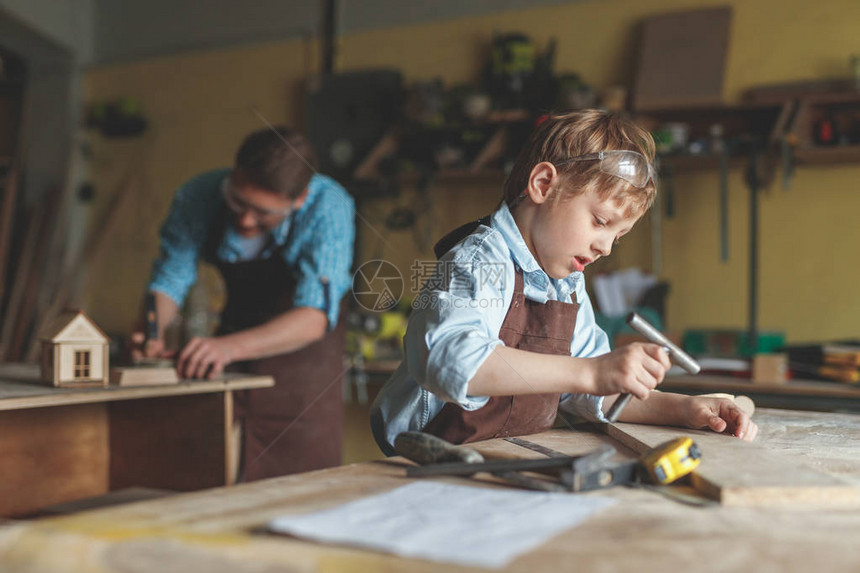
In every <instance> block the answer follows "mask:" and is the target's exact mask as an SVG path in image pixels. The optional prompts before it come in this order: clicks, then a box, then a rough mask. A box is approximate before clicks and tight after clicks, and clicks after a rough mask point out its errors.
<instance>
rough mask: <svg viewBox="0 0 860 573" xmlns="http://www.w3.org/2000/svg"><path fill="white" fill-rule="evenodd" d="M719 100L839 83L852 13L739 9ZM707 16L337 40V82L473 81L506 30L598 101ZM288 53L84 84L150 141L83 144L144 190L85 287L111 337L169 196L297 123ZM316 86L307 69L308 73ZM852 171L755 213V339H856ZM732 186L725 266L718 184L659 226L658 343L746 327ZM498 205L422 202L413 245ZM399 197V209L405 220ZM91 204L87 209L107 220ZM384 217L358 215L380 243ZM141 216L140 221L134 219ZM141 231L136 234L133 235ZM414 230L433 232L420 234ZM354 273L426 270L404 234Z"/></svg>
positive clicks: (374, 210) (617, 10)
mask: <svg viewBox="0 0 860 573" xmlns="http://www.w3.org/2000/svg"><path fill="white" fill-rule="evenodd" d="M724 4H730V5H732V6H733V7H734V18H733V24H732V34H731V41H730V51H729V54H728V62H727V70H726V80H725V97H726V100H727V101H729V102H731V101H737V99H738V97H739V95H740V93H741V92H742V91H743V90H744V89H746V88H748V87H750V86H753V85H758V84H763V83H770V82H783V81H791V80H798V79H812V78H826V77H833V76H843V75H846V74H847V73H848V59H849V56H850V54H851V53H852V52H860V47H858V44H857V38H858V37H860V34H858V32H860V25H858V24H857V22H860V3H858V2H856V0H829V1H827V2H816V3H811V2H807V1H804V0H735V1H731V2H724ZM712 5H716V3H711V2H702V1H696V0H604V1H593V2H576V3H571V4H569V5H565V6H553V7H546V8H535V9H530V10H526V11H519V12H506V13H501V14H493V15H487V16H480V17H470V18H463V19H458V20H455V21H448V22H437V23H431V24H426V25H416V26H408V27H400V28H394V29H387V30H374V31H368V32H361V33H355V34H350V35H347V36H345V37H343V38H342V39H341V41H340V52H339V57H338V68H339V69H341V70H350V69H360V68H365V67H381V66H385V67H397V68H400V69H402V70H403V72H404V73H405V75H406V77H407V79H408V80H416V79H429V78H432V77H435V76H439V77H442V78H443V79H445V80H446V81H447V82H449V83H454V82H463V81H471V80H474V79H476V77H477V72H478V70H479V69H480V67H481V65H482V62H483V56H484V54H485V46H486V44H487V42H488V41H489V39H490V37H491V34H492V32H493V31H495V30H501V31H511V30H520V31H523V32H525V33H527V34H529V35H531V36H532V37H533V38H534V39H535V40H536V41H537V42H538V44H539V45H540V46H544V45H545V44H546V41H547V40H548V39H549V38H550V37H556V38H558V50H557V59H556V61H557V63H556V70H557V71H559V72H564V71H578V72H580V73H581V74H582V75H583V77H584V78H585V79H586V80H587V81H589V82H591V83H593V84H594V85H595V86H597V87H598V88H600V87H604V86H607V85H610V84H615V83H626V82H627V81H628V80H629V78H630V74H631V72H632V67H633V64H632V62H633V61H635V46H634V45H633V32H634V29H635V25H636V23H637V22H638V21H640V20H641V18H643V17H644V16H647V15H650V14H655V13H658V12H663V11H670V10H675V9H688V8H697V7H705V6H712ZM307 53H308V52H307V47H306V46H304V45H303V44H302V43H300V42H285V43H276V44H267V45H262V46H256V47H252V48H247V47H246V48H240V49H232V50H224V51H217V52H206V53H195V54H188V55H183V56H175V57H168V58H157V59H151V60H146V61H142V62H138V63H131V64H125V65H116V66H107V67H102V68H97V69H94V70H92V71H91V72H89V73H88V74H87V78H86V86H87V89H88V93H89V96H90V97H91V98H93V99H102V98H105V97H110V96H115V95H130V96H134V97H137V98H138V99H140V100H141V101H142V102H143V106H144V109H145V110H146V112H147V115H148V117H149V119H150V121H151V123H152V130H151V133H150V134H149V135H148V136H147V138H145V139H144V140H141V141H138V142H134V143H127V144H116V143H114V142H96V145H95V146H94V151H95V156H94V159H93V162H92V165H91V171H92V173H93V176H94V179H95V181H96V183H102V184H103V185H101V186H100V189H102V190H103V191H105V192H106V193H107V192H109V191H110V188H111V185H112V184H115V183H114V182H115V181H116V180H117V178H118V176H119V175H118V174H119V173H120V172H122V171H123V170H124V169H125V168H127V167H128V166H129V165H131V164H132V163H135V164H137V165H139V166H140V167H141V169H142V173H143V187H144V189H143V193H142V194H141V195H140V196H138V197H136V198H135V199H134V200H133V201H131V202H130V203H133V205H132V206H127V207H126V209H124V211H123V213H122V215H121V216H122V217H123V220H124V222H125V223H127V224H124V225H121V226H120V227H121V230H120V231H119V232H118V233H117V236H116V237H111V249H110V253H109V255H108V257H106V261H105V262H104V263H103V264H100V265H99V267H98V268H97V269H95V271H94V272H95V275H94V276H95V278H96V280H95V281H91V284H94V285H96V286H95V287H93V288H91V290H90V293H89V297H88V304H87V308H88V310H89V312H90V314H91V315H92V316H93V318H94V319H95V320H96V321H97V322H99V323H100V324H101V325H102V326H103V327H104V328H106V329H108V330H123V329H128V328H129V327H130V324H131V320H132V318H133V315H134V308H135V306H136V304H137V301H138V300H139V297H140V294H141V292H142V289H143V285H144V282H145V279H146V276H147V274H148V269H149V261H150V260H151V258H152V256H153V255H154V253H155V250H156V242H155V231H156V229H155V227H156V225H157V223H158V221H159V220H160V218H161V217H162V216H163V214H164V212H165V211H166V209H167V206H168V204H169V201H170V197H171V195H172V192H173V190H174V189H175V187H176V186H177V185H179V184H180V183H181V182H182V181H183V180H185V179H186V178H188V177H190V176H192V175H193V174H195V173H196V172H199V171H201V170H203V169H207V168H210V167H214V166H219V165H225V164H228V163H229V162H230V160H231V158H232V154H233V152H234V150H235V148H236V146H237V145H238V143H239V140H240V139H241V137H242V135H244V134H245V133H246V132H248V131H251V130H253V129H257V128H258V127H260V126H261V125H262V124H261V123H260V120H259V119H258V118H257V117H256V116H254V115H253V114H251V113H250V112H249V111H248V105H249V104H252V103H256V105H257V106H258V107H259V108H260V110H261V111H262V113H263V114H264V115H265V116H266V117H267V118H270V120H271V121H273V122H281V121H289V120H295V119H296V118H297V117H300V116H299V113H300V111H299V109H300V108H299V106H298V105H297V100H296V98H295V94H296V90H295V88H296V86H297V85H298V82H299V80H300V79H301V77H302V74H303V72H304V71H305V63H306V55H307ZM312 65H313V66H314V69H315V62H314V63H312ZM858 176H860V169H858V168H855V167H840V168H830V169H825V168H814V169H813V168H801V169H799V170H798V172H797V175H796V177H795V181H794V185H793V187H792V189H791V190H789V191H783V190H781V189H779V188H778V187H776V186H775V187H774V188H773V189H771V190H770V191H768V193H767V194H766V195H765V196H764V197H763V201H762V205H761V230H762V234H761V287H760V292H761V311H760V315H759V316H760V325H761V327H762V328H768V329H778V330H783V331H785V332H786V333H787V334H788V337H789V339H790V340H806V339H814V338H835V337H847V336H857V334H858V331H860V298H858V297H856V296H855V295H854V292H853V290H854V284H855V283H857V282H858V279H860V266H858V264H857V263H856V262H855V258H856V252H857V248H856V246H857V244H858V234H857V232H856V231H855V230H854V228H855V226H854V224H853V220H852V219H853V217H854V214H855V213H857V212H860V194H858V193H857V192H856V190H855V189H854V182H855V181H856V179H857V178H858ZM730 185H731V198H732V201H731V207H730V212H731V215H730V217H731V245H730V248H731V259H730V261H729V262H727V263H721V262H720V260H719V237H718V220H719V219H718V216H719V212H718V180H717V177H716V175H715V174H698V175H685V176H680V177H678V178H677V180H676V182H675V187H676V194H677V199H676V213H677V215H676V217H675V218H673V219H669V220H664V226H663V232H664V239H663V240H664V252H663V257H664V267H663V277H664V278H666V279H667V280H669V281H670V282H671V284H672V293H671V295H670V300H669V323H670V324H669V325H670V327H671V328H672V329H675V330H681V329H684V328H687V327H692V326H697V327H705V326H725V327H743V326H744V325H745V324H746V317H747V310H746V309H747V306H746V292H747V258H746V244H747V225H748V218H747V215H748V211H747V195H746V190H745V187H744V185H743V181H742V178H741V173H740V172H733V173H732V176H731V180H730ZM498 195H499V192H498V190H497V188H496V187H495V186H492V185H486V184H484V185H470V186H451V185H436V186H435V187H434V188H433V197H434V203H433V206H432V209H430V208H425V209H426V210H427V212H429V213H432V214H433V217H432V218H431V219H429V222H428V221H424V222H422V227H421V228H422V230H424V234H423V235H422V236H420V237H419V238H421V239H422V241H423V242H424V243H426V242H427V241H426V239H427V238H429V237H435V236H437V235H438V234H440V233H441V232H442V230H444V229H446V228H450V227H453V226H455V225H457V224H459V223H460V222H463V221H465V220H468V219H470V218H472V217H474V216H477V215H480V214H482V213H484V212H487V211H489V210H490V209H491V208H492V207H493V206H494V205H495V203H496V201H497V199H498ZM413 199H414V198H413V197H412V196H411V195H410V194H406V195H405V196H404V197H403V198H401V199H399V201H400V202H401V203H403V204H409V203H411V201H412V200H413ZM104 200H105V198H102V199H101V200H100V201H101V202H102V203H103V202H104ZM390 207H391V203H389V202H371V203H369V204H368V205H367V206H366V211H365V215H366V218H367V219H368V221H369V222H370V223H371V224H373V225H375V226H376V227H377V228H379V227H380V226H381V225H380V223H381V220H382V218H383V216H384V213H385V212H387V209H389V208H390ZM141 214H142V215H141ZM141 217H142V218H141ZM425 225H430V226H429V228H426V229H425V227H424V226H425ZM359 232H360V233H362V235H361V236H362V238H363V239H366V249H365V251H364V252H365V254H364V255H363V256H364V257H369V256H371V255H372V254H373V255H376V254H378V255H381V256H383V257H385V258H388V259H391V260H393V261H394V262H395V263H396V264H398V266H399V267H400V268H401V270H402V271H403V272H404V275H406V276H407V281H408V276H409V267H410V264H411V261H412V260H413V259H414V258H416V257H421V258H426V257H428V256H429V252H426V251H425V252H419V251H417V250H416V249H415V248H414V247H412V245H414V244H415V243H414V241H413V237H412V233H389V234H388V235H387V236H386V240H387V241H388V242H389V243H390V246H385V245H383V246H382V247H381V249H377V248H376V247H377V246H378V245H379V243H380V241H379V239H377V238H376V237H375V235H374V234H372V233H370V232H368V230H367V229H366V228H365V227H364V226H363V225H360V226H359ZM649 237H650V230H649V228H648V224H647V223H643V224H642V225H641V226H640V227H639V228H638V229H637V230H636V231H634V233H632V234H631V236H629V237H627V238H625V240H624V241H623V243H622V245H621V246H620V247H619V248H618V249H617V251H616V253H615V255H613V259H610V260H609V261H608V263H609V267H610V268H620V267H622V266H627V265H630V264H638V265H640V266H643V267H645V268H648V267H649V266H650V239H649Z"/></svg>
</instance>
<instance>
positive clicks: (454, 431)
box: [424, 217, 579, 444]
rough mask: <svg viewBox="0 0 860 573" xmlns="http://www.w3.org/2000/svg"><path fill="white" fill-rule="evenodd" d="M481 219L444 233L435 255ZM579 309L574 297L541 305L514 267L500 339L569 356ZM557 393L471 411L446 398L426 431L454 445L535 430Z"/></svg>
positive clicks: (551, 412) (546, 420)
mask: <svg viewBox="0 0 860 573" xmlns="http://www.w3.org/2000/svg"><path fill="white" fill-rule="evenodd" d="M479 224H484V225H487V224H489V217H485V218H484V219H481V220H480V221H476V222H472V223H469V224H467V225H464V226H462V227H460V228H458V229H455V230H454V231H452V232H451V233H449V234H448V235H446V236H445V237H443V238H442V240H440V241H439V243H438V244H437V245H436V247H435V249H434V250H435V251H436V256H437V257H441V255H442V254H444V253H446V252H448V251H449V250H450V249H451V248H452V247H453V246H454V245H456V244H457V243H458V242H460V241H461V240H462V239H464V238H465V237H467V236H468V235H470V234H471V233H472V232H474V230H475V229H476V228H477V227H478V225H479ZM578 310H579V303H577V302H576V301H575V300H574V301H572V304H571V303H565V302H560V301H555V300H550V301H547V302H546V303H544V304H542V303H539V302H535V301H532V300H529V299H527V298H526V297H525V295H524V294H523V273H522V271H521V270H520V269H519V268H517V269H516V273H515V279H514V295H513V299H512V300H511V306H510V307H509V308H508V312H507V314H506V315H505V320H504V322H503V323H502V328H501V330H500V331H499V338H500V339H501V340H502V341H503V342H504V343H505V345H506V346H508V347H511V348H520V349H522V350H528V351H531V352H539V353H541V354H560V355H568V356H569V355H570V344H571V341H572V340H573V331H574V327H575V325H576V313H577V311H578ZM520 374H521V375H522V378H523V384H528V380H529V378H530V373H529V372H522V373H520ZM560 398H561V394H521V395H517V396H492V397H490V399H489V401H488V402H487V403H486V404H485V405H484V406H482V407H481V408H479V409H477V410H472V411H468V410H464V409H463V408H462V407H461V406H460V405H459V404H455V403H451V402H449V403H447V404H445V406H444V407H443V408H442V410H441V411H440V412H439V414H438V415H436V417H435V418H433V419H432V420H430V423H429V424H427V426H426V427H425V428H424V431H425V432H428V433H430V434H434V435H436V436H439V437H440V438H443V439H445V440H447V441H449V442H451V443H454V444H463V443H467V442H476V441H478V440H486V439H489V438H499V437H506V436H522V435H528V434H536V433H538V432H543V431H545V430H548V429H550V428H551V427H552V425H553V422H555V417H556V412H557V410H558V402H559V399H560Z"/></svg>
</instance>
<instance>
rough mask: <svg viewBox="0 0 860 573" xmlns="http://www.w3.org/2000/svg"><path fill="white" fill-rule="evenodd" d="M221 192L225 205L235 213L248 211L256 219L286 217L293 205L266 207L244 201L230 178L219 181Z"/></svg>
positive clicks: (241, 213) (265, 219) (266, 219)
mask: <svg viewBox="0 0 860 573" xmlns="http://www.w3.org/2000/svg"><path fill="white" fill-rule="evenodd" d="M221 194H222V195H223V196H224V202H225V203H226V204H227V207H229V208H230V210H231V211H233V212H234V213H236V214H237V215H245V214H246V213H250V214H251V216H253V217H254V218H255V219H256V220H257V221H274V220H280V219H284V218H286V217H288V216H289V215H291V214H292V212H293V206H292V205H290V206H289V207H287V208H286V209H266V208H264V207H259V206H257V205H254V204H253V203H250V202H248V201H245V200H244V199H242V198H241V197H240V196H239V193H238V191H237V190H236V188H235V187H234V186H233V184H232V183H230V179H229V178H226V179H224V181H223V183H221Z"/></svg>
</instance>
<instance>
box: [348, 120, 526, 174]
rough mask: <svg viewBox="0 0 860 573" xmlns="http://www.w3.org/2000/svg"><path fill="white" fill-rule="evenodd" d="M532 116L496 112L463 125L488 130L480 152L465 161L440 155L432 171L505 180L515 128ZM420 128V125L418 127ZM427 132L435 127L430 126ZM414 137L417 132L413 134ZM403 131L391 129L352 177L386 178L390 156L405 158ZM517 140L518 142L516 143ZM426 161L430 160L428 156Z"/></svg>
mask: <svg viewBox="0 0 860 573" xmlns="http://www.w3.org/2000/svg"><path fill="white" fill-rule="evenodd" d="M530 120H531V115H530V114H529V113H528V112H525V111H522V110H511V111H507V112H496V113H494V114H493V115H491V116H489V117H488V118H486V119H485V120H483V121H480V122H474V123H470V124H464V125H463V126H461V127H460V129H463V130H469V129H472V130H477V131H479V132H480V131H483V132H484V133H489V135H487V136H486V139H485V141H484V142H483V144H482V145H481V146H480V149H478V150H477V152H473V153H471V154H470V156H469V158H468V160H467V161H466V162H465V164H464V163H463V162H448V163H446V161H445V160H444V159H440V158H437V163H440V165H439V166H437V167H435V168H434V169H435V170H434V171H433V179H434V180H435V181H444V182H458V183H464V184H468V183H483V182H496V181H501V180H504V177H505V174H504V169H503V165H502V160H503V158H504V157H505V155H506V153H507V152H508V151H509V148H510V146H511V144H512V136H513V134H514V133H515V132H516V127H517V126H519V125H523V124H530ZM419 130H420V128H419ZM452 131H454V130H452ZM427 132H428V134H432V133H434V130H433V129H431V128H427ZM413 136H414V133H413ZM404 137H407V136H405V135H404V131H403V129H402V128H392V129H390V130H389V131H388V132H387V133H386V134H385V135H384V136H383V137H382V138H381V139H380V140H379V142H377V144H376V145H375V146H374V147H373V148H372V149H371V151H370V152H369V153H368V154H367V156H366V157H365V158H364V159H363V160H362V162H361V163H360V164H359V165H358V166H357V167H356V169H355V170H354V171H353V176H352V179H353V180H355V181H359V182H369V181H374V180H378V179H380V178H381V177H383V173H382V171H383V169H382V165H383V163H384V162H385V161H388V160H391V159H403V158H404V157H403V155H404V149H403V147H404V141H403V140H404ZM513 143H515V142H513ZM425 162H427V163H430V161H428V160H427V158H426V157H425ZM396 178H397V181H398V182H400V183H403V184H414V183H417V182H418V181H419V180H420V179H421V176H420V175H419V174H418V173H416V172H412V171H406V172H402V173H398V174H397V176H396Z"/></svg>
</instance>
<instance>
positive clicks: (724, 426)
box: [682, 396, 758, 442]
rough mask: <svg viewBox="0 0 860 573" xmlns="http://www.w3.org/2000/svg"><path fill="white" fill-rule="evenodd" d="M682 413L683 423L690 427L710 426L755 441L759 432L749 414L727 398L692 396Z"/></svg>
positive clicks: (745, 439) (717, 430) (685, 403)
mask: <svg viewBox="0 0 860 573" xmlns="http://www.w3.org/2000/svg"><path fill="white" fill-rule="evenodd" d="M682 415H683V416H684V423H683V425H684V426H687V427H688V428H694V429H701V428H710V429H711V430H713V431H715V432H720V433H726V434H731V435H733V436H736V437H738V438H740V439H742V440H744V441H747V442H751V441H753V440H754V439H755V437H756V435H757V434H758V426H757V425H756V423H755V422H753V421H752V420H751V419H750V417H749V414H747V413H746V412H744V411H743V410H741V409H740V408H739V407H738V405H737V404H735V403H734V402H733V401H731V400H727V399H725V398H709V397H705V396H691V397H690V399H689V400H686V401H685V402H684V408H683V412H682Z"/></svg>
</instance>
